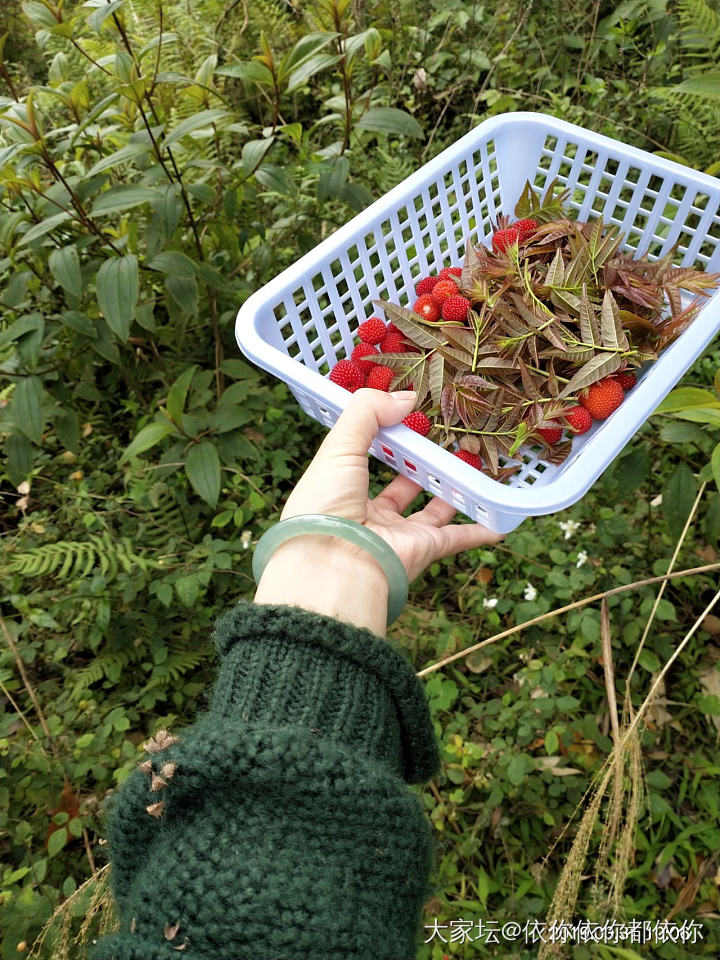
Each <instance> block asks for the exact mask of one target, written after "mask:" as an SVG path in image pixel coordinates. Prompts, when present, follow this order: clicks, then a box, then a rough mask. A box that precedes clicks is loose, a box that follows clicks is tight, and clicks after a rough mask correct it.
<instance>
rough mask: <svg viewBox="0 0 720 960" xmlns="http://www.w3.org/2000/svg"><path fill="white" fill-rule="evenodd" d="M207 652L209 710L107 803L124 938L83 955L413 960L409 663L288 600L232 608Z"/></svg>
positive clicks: (426, 827)
mask: <svg viewBox="0 0 720 960" xmlns="http://www.w3.org/2000/svg"><path fill="white" fill-rule="evenodd" d="M215 641H216V645H217V649H218V654H219V656H220V667H219V672H218V678H217V682H216V685H215V688H214V690H213V693H212V697H211V700H210V708H209V711H208V712H207V713H206V714H204V715H203V716H201V717H200V718H199V719H198V720H197V722H196V723H195V724H194V725H193V726H192V727H189V728H187V729H185V730H180V731H172V735H173V736H161V737H160V738H158V741H157V742H155V743H151V744H150V747H151V750H152V751H153V752H150V753H148V755H147V756H148V760H149V761H150V764H148V763H147V762H146V763H145V764H144V769H143V768H141V769H140V770H137V771H135V772H134V773H133V774H132V775H131V776H130V777H129V778H128V780H127V781H126V783H125V784H124V785H123V787H122V789H121V790H120V791H119V792H118V794H117V795H116V796H115V797H114V798H113V801H112V804H111V809H110V820H109V840H110V854H111V863H112V868H111V869H112V885H113V891H114V894H115V897H116V901H117V904H118V907H119V910H120V916H121V921H122V929H121V930H120V932H119V933H116V934H113V935H111V936H108V937H106V938H105V939H103V940H101V941H100V943H99V944H98V945H97V946H96V947H95V949H94V952H93V954H92V957H93V960H160V958H164V960H165V958H172V957H177V956H182V957H183V958H184V960H354V958H362V960H371V958H372V960H412V958H414V957H415V955H416V948H417V944H418V943H419V942H421V941H420V936H421V926H422V925H421V909H422V905H423V903H424V902H425V900H426V899H427V896H428V895H429V893H430V892H431V891H430V890H429V888H428V885H427V883H428V876H429V873H430V870H431V868H432V861H433V843H432V829H431V826H430V823H429V821H428V819H427V817H426V816H425V813H424V811H423V808H422V804H421V801H420V798H419V797H417V796H416V795H414V794H413V793H412V792H411V791H409V790H408V789H407V786H406V783H421V782H424V781H426V780H428V779H430V778H431V777H432V776H433V775H434V774H435V773H436V772H437V767H438V753H437V744H436V740H435V736H434V733H433V729H432V725H431V722H430V714H429V710H428V706H427V701H426V697H425V692H424V688H423V686H422V684H421V683H420V681H419V680H418V679H417V677H416V676H415V673H414V671H413V669H412V667H411V666H410V664H409V663H408V662H407V661H406V660H405V659H404V658H403V657H402V656H401V655H400V654H399V653H397V652H395V651H394V650H393V649H392V648H391V647H390V646H389V645H388V644H387V643H385V642H384V641H383V640H381V639H380V638H379V637H377V636H375V634H373V633H371V632H370V631H369V630H364V629H360V628H356V627H352V626H350V625H348V624H344V623H341V622H340V621H338V620H334V619H332V618H330V617H325V616H321V615H319V614H314V613H309V612H307V611H304V610H300V609H298V608H294V607H287V606H255V605H253V604H247V603H246V604H241V605H239V606H238V607H236V608H235V609H234V610H232V611H231V612H230V613H229V614H227V615H226V616H225V617H224V618H223V619H222V620H220V621H219V622H218V624H217V629H216V633H215ZM174 737H177V738H178V739H177V741H175V742H170V741H172V740H173V739H174ZM158 748H159V749H158ZM150 766H152V769H149V768H150ZM153 788H154V789H153ZM158 805H161V806H158ZM148 808H149V812H148Z"/></svg>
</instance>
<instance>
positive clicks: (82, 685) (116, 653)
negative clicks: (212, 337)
mask: <svg viewBox="0 0 720 960" xmlns="http://www.w3.org/2000/svg"><path fill="white" fill-rule="evenodd" d="M146 652H147V651H145V650H143V649H142V648H138V647H135V646H133V645H130V644H129V645H128V646H127V647H125V648H124V649H122V650H107V651H106V652H105V653H100V654H98V655H97V656H96V657H93V660H92V663H89V664H88V665H87V666H86V667H82V668H81V669H80V670H76V671H74V673H73V677H74V680H75V690H76V692H77V691H80V690H85V689H87V687H91V686H92V685H93V684H94V683H99V682H100V681H101V680H110V681H111V683H117V682H118V680H119V679H120V677H121V676H122V673H123V671H124V670H127V668H128V667H129V666H130V665H131V664H132V663H136V662H137V661H138V660H140V658H141V657H142V656H144V655H145V654H146Z"/></svg>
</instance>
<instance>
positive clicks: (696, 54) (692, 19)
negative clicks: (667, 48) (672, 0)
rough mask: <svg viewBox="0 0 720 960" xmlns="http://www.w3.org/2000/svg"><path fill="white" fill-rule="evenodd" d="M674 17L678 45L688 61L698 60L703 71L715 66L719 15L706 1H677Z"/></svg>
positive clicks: (719, 37) (719, 41) (719, 44)
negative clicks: (678, 37) (678, 30)
mask: <svg viewBox="0 0 720 960" xmlns="http://www.w3.org/2000/svg"><path fill="white" fill-rule="evenodd" d="M675 13H676V16H677V19H678V23H679V24H680V44H681V48H682V50H683V53H684V54H685V56H686V57H687V58H688V59H689V60H691V61H692V60H699V61H700V64H701V66H702V69H703V70H707V69H708V67H709V65H710V64H713V65H715V66H717V64H718V57H719V56H720V14H719V13H718V12H717V11H716V10H714V9H713V8H712V7H711V6H710V4H709V3H707V2H706V0H679V2H678V5H677V8H676V11H675Z"/></svg>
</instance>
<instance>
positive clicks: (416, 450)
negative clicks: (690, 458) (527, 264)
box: [235, 113, 720, 533]
mask: <svg viewBox="0 0 720 960" xmlns="http://www.w3.org/2000/svg"><path fill="white" fill-rule="evenodd" d="M554 179H556V180H557V181H558V182H559V183H561V184H564V185H566V186H567V187H568V188H569V189H570V191H571V199H570V201H569V206H570V207H572V209H573V210H574V211H575V214H576V216H577V219H579V220H591V219H596V218H598V217H600V218H602V219H603V221H604V222H605V223H614V224H617V225H618V226H619V227H620V228H621V229H622V231H623V233H624V234H625V239H626V243H625V247H626V249H631V250H636V251H638V253H640V254H643V253H647V254H648V255H649V256H650V257H651V258H652V259H656V258H657V257H659V256H662V255H664V254H665V253H666V252H667V251H668V250H669V249H670V248H671V247H672V246H673V245H674V244H675V243H678V242H679V246H678V251H677V258H676V263H678V264H682V265H683V266H693V267H695V268H696V269H707V270H710V271H714V270H717V269H718V267H720V246H719V245H720V213H719V211H718V205H719V203H720V180H717V179H715V178H714V177H709V176H707V175H705V174H702V173H697V172H696V171H694V170H691V169H689V168H688V167H684V166H682V165H680V164H678V163H673V162H671V161H669V160H664V159H661V158H659V157H655V156H653V155H652V154H650V153H646V152H645V151H642V150H638V149H636V148H635V147H630V146H626V145H625V144H623V143H620V142H619V141H617V140H612V139H610V138H608V137H604V136H600V135H598V134H596V133H592V132H591V131H589V130H585V129H583V128H582V127H578V126H575V125H574V124H570V123H566V122H565V121H562V120H557V119H555V118H554V117H551V116H547V115H545V114H535V113H510V114H505V115H504V116H499V117H493V118H492V119H490V120H486V121H484V122H483V123H481V124H480V125H479V126H477V127H475V129H474V130H472V131H471V132H470V133H468V134H467V135H466V136H464V137H463V138H462V139H461V140H459V141H458V142H457V143H456V144H454V146H452V147H450V148H448V149H447V150H445V151H444V152H443V153H441V154H440V155H439V156H437V157H435V159H434V160H431V161H430V163H428V164H426V165H425V166H424V167H422V168H421V169H420V170H418V171H417V173H414V174H413V175H412V176H410V177H408V179H407V180H404V181H403V182H402V183H401V184H399V185H398V186H397V187H395V188H394V189H393V190H391V191H390V192H389V193H387V194H386V195H385V196H384V197H382V198H381V199H380V200H378V201H376V202H375V203H373V204H372V205H371V206H370V207H368V209H367V210H365V211H364V212H363V213H361V214H359V215H358V216H356V217H355V218H354V219H353V220H351V221H350V222H349V223H348V224H346V225H345V226H344V227H342V228H340V229H339V230H338V231H337V232H336V233H334V234H332V236H330V237H329V238H328V239H327V240H325V241H323V242H322V243H320V244H319V245H318V246H317V247H315V249H314V250H311V251H310V252H309V253H308V254H306V255H305V256H304V257H302V258H301V259H300V260H298V261H297V262H296V263H295V264H294V265H293V266H292V267H290V268H289V269H287V270H285V271H283V273H281V274H280V275H279V276H278V277H276V278H275V279H274V280H273V281H271V282H270V283H268V284H267V285H266V286H264V287H263V288H262V289H261V290H259V291H258V292H257V293H255V294H253V295H252V296H251V297H250V298H249V299H248V300H247V301H246V303H245V304H244V305H243V307H242V309H241V310H240V311H239V313H238V316H237V321H236V326H235V335H236V338H237V342H238V344H239V346H240V348H241V349H242V351H243V352H244V353H245V354H246V356H247V357H249V358H250V359H251V360H252V361H254V362H255V363H256V364H257V365H258V366H260V367H262V368H263V369H265V370H268V371H270V372H272V373H274V374H275V375H276V376H277V377H279V378H280V379H281V380H283V381H284V382H285V383H287V384H288V386H289V388H290V390H291V391H292V393H293V395H294V396H295V398H296V400H297V401H298V403H299V404H300V406H301V407H302V409H303V410H304V411H305V412H306V413H307V414H308V415H309V416H311V417H313V418H314V419H315V420H318V421H320V422H321V423H324V424H327V425H328V426H332V424H333V423H334V422H335V420H336V419H337V417H338V415H339V413H340V411H341V410H342V409H343V407H344V406H345V404H346V403H347V402H348V400H349V399H350V394H349V393H348V392H347V391H346V390H344V389H343V388H342V387H339V386H338V385H337V384H334V383H332V382H331V381H330V380H329V379H328V378H327V375H328V373H329V370H330V369H331V368H332V367H333V366H334V364H335V363H336V362H337V361H338V360H341V359H342V358H343V357H345V356H349V355H350V352H351V351H352V348H353V341H354V337H355V335H356V331H357V328H358V326H359V325H360V323H362V322H363V321H364V320H367V319H368V317H370V316H372V315H373V314H374V312H376V311H375V310H374V308H373V304H372V301H373V300H376V299H386V300H391V301H394V302H395V303H403V304H407V302H408V299H410V301H412V299H413V287H414V284H415V282H416V281H417V280H418V278H419V277H420V276H423V275H425V274H427V273H428V272H430V271H438V270H440V269H441V268H442V267H445V266H451V265H456V264H460V263H461V262H462V259H463V256H464V252H465V243H466V240H468V239H471V240H473V241H475V242H476V243H485V244H489V242H490V236H491V234H492V224H491V220H496V219H497V217H498V215H499V214H501V213H505V214H509V215H510V216H512V215H513V211H514V207H515V204H516V202H517V200H518V198H519V196H520V193H521V191H522V189H523V187H524V185H525V183H526V181H527V180H530V182H531V183H533V184H534V185H535V187H536V188H538V189H539V190H540V191H542V190H543V188H544V187H545V186H546V185H547V184H549V183H550V182H551V181H552V180H554ZM719 328H720V298H718V297H717V295H716V296H714V297H713V298H712V299H709V300H708V303H707V305H706V306H704V307H703V309H702V310H701V311H700V313H699V314H698V316H697V317H696V319H695V320H694V321H693V323H692V324H691V325H690V327H689V328H688V329H687V330H686V331H685V333H683V334H682V336H680V337H679V338H678V339H677V341H676V342H675V343H674V344H672V346H670V347H668V348H667V350H665V351H664V352H663V353H662V354H661V356H660V359H659V360H658V361H657V362H656V363H654V364H651V365H650V366H649V367H648V368H646V369H645V370H644V371H643V372H642V373H641V375H640V377H639V379H638V384H637V386H636V387H635V388H634V389H633V390H631V391H630V392H629V393H628V395H627V396H626V399H625V401H624V403H623V405H622V413H619V412H618V413H616V414H614V415H613V416H612V417H610V418H609V419H608V420H606V421H604V422H602V423H596V424H595V426H594V427H593V428H592V430H590V431H589V432H588V433H587V434H585V435H583V436H580V437H576V438H575V439H574V441H573V447H572V451H571V454H570V456H569V457H568V458H567V459H566V460H565V462H564V463H562V464H560V465H559V466H557V465H553V464H548V463H547V462H545V461H543V460H541V459H539V457H538V453H539V448H527V447H523V448H521V449H520V451H519V452H518V454H517V458H518V459H517V460H514V461H512V460H508V459H507V458H503V457H501V458H500V462H501V465H503V464H509V463H516V462H520V463H521V464H522V469H521V470H520V471H518V473H517V474H516V475H515V476H513V477H512V478H511V479H510V481H509V482H506V483H500V482H498V481H495V480H492V479H491V478H490V477H488V476H486V475H484V474H482V473H480V472H479V471H477V470H476V469H475V468H474V467H472V466H469V465H468V464H466V463H464V462H463V461H461V460H459V459H458V458H457V457H455V456H453V455H452V453H451V452H449V451H447V450H444V449H443V448H442V447H440V446H438V445H437V444H436V443H433V442H432V441H431V440H428V439H426V438H425V437H421V436H420V435H419V434H417V433H414V432H413V431H412V430H410V429H409V428H408V427H405V426H403V425H399V426H395V427H390V428H385V429H383V430H381V431H380V433H379V434H378V436H377V438H376V440H375V441H374V443H373V445H372V447H371V448H370V452H371V453H372V454H373V455H374V456H375V457H377V458H378V459H379V460H382V461H383V462H384V463H387V464H388V465H389V466H391V467H393V469H395V470H396V471H398V472H399V473H403V474H405V475H406V476H408V477H411V478H412V479H413V480H415V481H417V482H418V483H420V484H422V486H423V487H424V488H425V489H426V490H428V491H430V492H431V493H433V494H435V495H437V496H439V497H440V498H441V499H442V500H445V501H446V502H447V503H450V504H452V505H453V506H455V507H457V509H458V510H459V511H460V512H462V513H464V514H466V515H467V516H468V517H470V518H471V519H472V520H476V521H480V522H481V523H483V524H485V525H486V526H487V527H489V528H490V529H492V530H495V531H497V532H500V533H507V532H508V531H510V530H512V529H514V528H515V527H516V526H517V525H518V524H519V523H521V522H522V520H524V519H525V517H529V516H538V515H540V514H545V513H553V512H555V511H557V510H562V509H564V508H565V507H567V506H569V505H570V504H572V503H575V502H576V501H577V500H579V499H580V498H581V497H582V496H583V494H584V493H585V492H586V491H587V490H588V489H589V488H590V487H591V486H592V484H593V482H594V481H595V480H596V479H597V477H598V476H599V475H600V474H601V473H602V472H603V470H604V469H605V468H606V467H607V466H608V465H609V464H610V463H611V461H612V460H613V459H614V458H615V457H616V456H617V455H618V453H619V452H620V451H621V450H622V448H623V447H624V446H625V444H626V443H627V442H628V440H629V439H630V438H631V437H632V435H633V434H634V433H635V432H636V431H637V430H638V429H639V428H640V426H641V425H642V423H643V422H644V421H645V419H646V418H647V417H648V416H649V415H650V414H651V413H652V411H653V410H654V409H655V407H656V406H657V404H658V403H659V402H660V400H662V398H663V397H664V396H665V395H666V394H667V393H668V392H669V391H670V390H671V389H672V387H673V386H674V385H675V384H676V383H677V381H678V380H679V379H680V378H681V377H682V375H683V374H684V373H685V372H686V370H687V369H688V368H689V367H690V366H691V365H692V363H693V361H694V360H696V359H697V357H698V356H699V355H700V353H702V351H703V350H704V349H705V347H706V346H707V345H708V344H709V343H710V341H711V340H712V339H713V337H714V336H715V334H716V333H717V331H718V329H719Z"/></svg>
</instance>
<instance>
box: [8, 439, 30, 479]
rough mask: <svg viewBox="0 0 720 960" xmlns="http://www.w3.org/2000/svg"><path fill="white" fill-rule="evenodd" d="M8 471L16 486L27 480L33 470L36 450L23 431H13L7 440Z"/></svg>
mask: <svg viewBox="0 0 720 960" xmlns="http://www.w3.org/2000/svg"><path fill="white" fill-rule="evenodd" d="M5 455H6V457H7V472H8V476H9V477H10V482H11V483H12V484H14V485H15V486H16V487H17V486H19V485H20V484H21V483H22V481H23V480H25V479H26V478H27V477H28V476H29V474H30V471H31V470H32V467H33V457H34V450H33V446H32V444H31V443H30V441H29V440H28V438H27V437H26V436H25V434H23V433H19V432H15V433H11V434H10V436H9V437H8V438H7V440H6V441H5Z"/></svg>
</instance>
